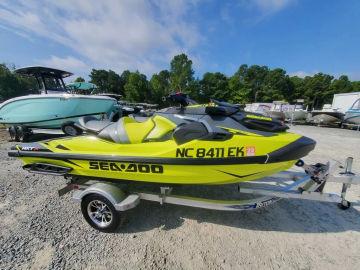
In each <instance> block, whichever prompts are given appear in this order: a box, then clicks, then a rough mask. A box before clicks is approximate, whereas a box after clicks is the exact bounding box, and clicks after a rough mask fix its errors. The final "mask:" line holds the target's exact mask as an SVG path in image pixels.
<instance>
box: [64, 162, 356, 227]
mask: <svg viewBox="0 0 360 270" xmlns="http://www.w3.org/2000/svg"><path fill="white" fill-rule="evenodd" d="M352 163H353V158H351V157H349V158H347V159H346V162H345V166H340V168H341V169H342V171H339V170H338V168H339V163H338V162H328V163H327V164H319V163H318V164H315V165H307V164H305V163H304V162H303V161H302V160H299V161H298V162H297V163H296V165H297V168H295V169H291V170H288V171H284V172H281V173H278V174H276V175H273V176H271V177H266V178H262V179H259V180H255V181H249V182H243V183H239V184H238V185H237V189H238V190H237V192H238V193H239V197H240V198H241V196H243V195H247V197H249V195H252V196H250V197H252V198H246V199H245V198H243V199H240V200H218V199H205V198H200V197H192V196H184V195H174V194H173V193H174V192H173V191H174V190H175V189H176V186H173V187H168V186H159V191H158V192H156V193H155V192H144V191H142V190H137V189H136V188H128V187H127V185H126V184H124V183H122V184H119V183H116V182H108V181H104V180H89V179H81V178H74V177H71V178H70V182H69V183H68V184H67V186H65V187H64V188H63V189H61V190H59V196H62V195H64V194H66V193H67V192H69V191H71V190H76V191H75V192H74V193H73V199H74V200H75V201H77V202H81V204H82V210H83V215H84V217H85V219H86V220H87V221H88V222H89V223H90V225H91V226H93V227H94V228H96V229H98V230H100V231H104V232H110V230H108V229H106V228H105V227H106V226H104V224H105V223H106V222H105V221H106V216H105V218H104V215H102V212H101V211H100V210H99V209H100V208H101V209H104V208H106V205H104V204H101V203H102V202H105V204H108V206H107V207H108V208H107V209H108V210H111V209H113V210H115V211H112V212H114V213H112V212H111V211H110V212H111V213H112V214H111V217H113V215H117V214H118V215H121V212H123V211H126V210H129V209H132V208H134V207H136V206H137V205H138V204H139V203H140V201H141V200H146V201H153V202H159V203H160V204H161V205H162V204H175V205H182V206H190V207H198V208H205V209H213V210H225V211H241V210H251V209H257V208H262V207H266V206H268V205H270V204H272V203H274V202H276V201H278V200H280V199H282V198H286V199H302V200H313V201H322V202H334V203H337V204H338V206H339V207H340V208H341V209H344V210H345V209H348V208H349V207H350V202H349V201H348V200H347V199H346V194H347V190H348V189H349V188H350V186H351V185H352V184H360V176H359V175H356V174H355V173H353V172H352ZM118 182H119V181H118ZM329 182H334V183H341V184H342V188H341V192H339V193H337V194H336V193H326V192H324V188H325V186H326V184H327V183H329ZM92 196H95V197H96V201H97V203H100V204H101V205H102V206H101V207H100V206H98V210H96V209H95V210H96V211H95V210H94V211H95V212H94V213H95V214H94V215H95V216H94V218H93V217H91V218H90V217H89V216H91V211H90V212H89V209H90V208H91V207H90V208H89V205H84V202H85V204H86V202H87V203H90V202H89V200H86V199H88V198H89V197H92ZM243 197H244V196H243ZM245 197H246V196H245ZM101 198H105V200H103V201H101ZM85 208H86V209H87V210H88V211H87V213H86V210H85ZM95 208H96V207H95ZM102 211H104V210H102ZM84 212H85V213H84ZM115 212H116V213H115ZM96 215H97V217H98V220H99V218H100V217H101V219H102V220H100V222H98V223H96V220H97V219H96ZM104 220H105V221H104ZM104 222H105V223H104ZM92 223H93V224H92ZM101 224H102V225H101ZM111 231H113V230H111Z"/></svg>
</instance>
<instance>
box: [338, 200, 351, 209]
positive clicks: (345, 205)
mask: <svg viewBox="0 0 360 270" xmlns="http://www.w3.org/2000/svg"><path fill="white" fill-rule="evenodd" d="M338 206H339V208H340V209H341V210H346V209H349V208H350V206H351V203H350V202H349V201H346V200H343V201H342V202H341V203H338Z"/></svg>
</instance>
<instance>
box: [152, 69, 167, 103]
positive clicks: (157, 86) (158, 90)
mask: <svg viewBox="0 0 360 270" xmlns="http://www.w3.org/2000/svg"><path fill="white" fill-rule="evenodd" d="M150 86H151V102H152V103H155V104H162V103H163V100H162V98H163V97H164V96H167V95H168V94H169V93H170V92H171V90H170V73H169V71H168V70H162V71H160V72H159V74H154V75H153V76H152V77H151V80H150Z"/></svg>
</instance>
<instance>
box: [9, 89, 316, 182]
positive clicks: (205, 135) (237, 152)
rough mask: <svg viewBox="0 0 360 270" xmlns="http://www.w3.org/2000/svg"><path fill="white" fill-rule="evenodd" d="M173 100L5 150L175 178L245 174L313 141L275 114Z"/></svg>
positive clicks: (296, 154)
mask: <svg viewBox="0 0 360 270" xmlns="http://www.w3.org/2000/svg"><path fill="white" fill-rule="evenodd" d="M169 99H171V100H172V101H175V102H176V103H178V104H179V105H180V106H177V107H169V108H166V109H163V110H159V111H157V112H156V113H154V115H153V116H152V117H148V118H143V117H142V118H137V117H131V116H125V117H122V118H120V119H119V121H118V122H115V123H114V122H107V121H98V120H97V119H95V118H94V117H91V116H87V117H83V118H81V119H80V120H79V127H81V128H82V129H83V130H84V131H86V135H82V136H77V137H65V138H59V139H53V140H46V141H41V142H34V143H22V144H18V145H16V146H14V147H13V148H12V149H11V151H10V152H9V156H12V157H17V158H20V159H21V160H22V161H23V163H24V167H23V168H24V169H26V170H29V171H30V172H36V173H42V174H54V175H64V176H74V177H86V178H94V179H103V180H105V181H106V180H111V181H128V182H129V181H130V182H132V181H135V182H148V183H166V184H182V185H194V184H198V185H223V184H231V183H237V182H244V181H251V180H254V179H258V178H262V177H265V176H268V175H272V174H274V173H277V172H280V171H284V170H287V169H289V168H290V167H292V166H293V165H294V164H295V163H296V162H297V161H298V160H299V159H300V158H302V157H304V156H306V155H307V154H308V153H309V152H310V151H311V150H313V149H314V147H315V141H314V140H312V139H310V138H307V137H305V136H301V135H298V134H293V133H290V132H287V131H286V129H287V128H288V127H287V126H286V125H285V124H284V123H283V122H281V121H278V120H274V119H272V118H270V117H265V116H262V115H260V114H256V113H248V112H244V111H242V110H241V109H240V107H239V106H236V105H233V104H229V103H226V102H219V101H213V102H212V103H210V104H205V105H198V104H197V105H190V104H189V99H188V97H187V96H186V95H185V94H182V93H177V94H173V95H171V96H170V97H169Z"/></svg>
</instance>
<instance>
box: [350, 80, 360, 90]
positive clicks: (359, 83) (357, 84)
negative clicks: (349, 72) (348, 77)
mask: <svg viewBox="0 0 360 270" xmlns="http://www.w3.org/2000/svg"><path fill="white" fill-rule="evenodd" d="M351 85H352V89H353V90H352V91H353V92H360V81H354V82H351Z"/></svg>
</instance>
